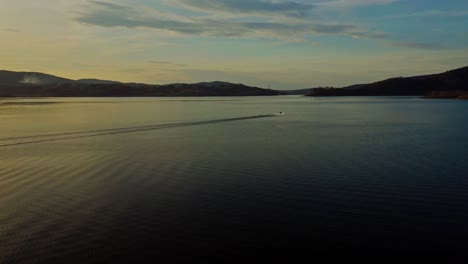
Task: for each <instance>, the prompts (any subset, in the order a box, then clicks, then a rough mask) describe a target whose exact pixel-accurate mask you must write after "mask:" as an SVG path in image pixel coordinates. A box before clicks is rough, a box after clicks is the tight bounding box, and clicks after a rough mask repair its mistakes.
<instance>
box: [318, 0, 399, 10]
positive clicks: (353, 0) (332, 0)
mask: <svg viewBox="0 0 468 264" xmlns="http://www.w3.org/2000/svg"><path fill="white" fill-rule="evenodd" d="M399 1H400V0H329V1H324V2H319V3H316V6H317V7H325V8H332V9H343V8H356V7H362V6H372V5H388V4H393V3H396V2H399Z"/></svg>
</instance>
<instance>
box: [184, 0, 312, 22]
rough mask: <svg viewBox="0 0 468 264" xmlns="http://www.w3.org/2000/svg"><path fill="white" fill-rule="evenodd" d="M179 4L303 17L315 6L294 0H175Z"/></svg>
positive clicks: (223, 10) (237, 12) (233, 11)
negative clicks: (293, 0)
mask: <svg viewBox="0 0 468 264" xmlns="http://www.w3.org/2000/svg"><path fill="white" fill-rule="evenodd" d="M175 2H176V3H177V4H179V5H182V6H185V7H188V8H191V9H194V10H198V11H205V12H206V11H221V12H225V13H235V14H242V15H245V14H260V15H273V16H277V15H281V16H286V17H296V18H302V17H306V16H308V14H309V11H311V10H312V9H313V8H314V6H313V5H310V4H303V3H298V2H292V1H277V0H275V1H272V0H175Z"/></svg>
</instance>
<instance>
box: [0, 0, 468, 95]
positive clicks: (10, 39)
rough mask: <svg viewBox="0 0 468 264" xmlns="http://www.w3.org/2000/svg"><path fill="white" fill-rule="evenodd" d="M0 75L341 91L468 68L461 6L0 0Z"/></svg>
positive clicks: (423, 1) (467, 28)
mask: <svg viewBox="0 0 468 264" xmlns="http://www.w3.org/2000/svg"><path fill="white" fill-rule="evenodd" d="M0 7H1V8H0V41H1V42H0V43H1V44H0V47H1V49H0V69H4V70H12V71H36V72H44V73H49V74H54V75H58V76H61V77H67V78H72V79H80V78H99V79H107V80H117V81H123V82H143V83H151V84H166V83H181V82H183V83H192V82H202V81H216V80H218V81H228V82H234V83H244V84H247V85H253V86H259V87H271V88H272V89H299V88H310V87H318V86H335V87H343V86H346V85H351V84H356V83H367V82H373V81H378V80H382V79H386V78H390V77H400V76H412V75H419V74H428V73H439V72H444V71H446V70H450V69H455V68H458V67H463V66H467V65H468V1H466V0H443V1H442V0H41V1H33V0H0Z"/></svg>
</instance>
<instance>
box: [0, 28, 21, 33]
mask: <svg viewBox="0 0 468 264" xmlns="http://www.w3.org/2000/svg"><path fill="white" fill-rule="evenodd" d="M0 31H8V32H19V30H17V29H14V28H0Z"/></svg>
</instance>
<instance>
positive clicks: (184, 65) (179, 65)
mask: <svg viewBox="0 0 468 264" xmlns="http://www.w3.org/2000/svg"><path fill="white" fill-rule="evenodd" d="M148 62H149V63H151V64H161V65H170V66H177V67H187V66H189V65H188V64H183V63H173V62H170V61H156V60H151V61H148Z"/></svg>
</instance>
